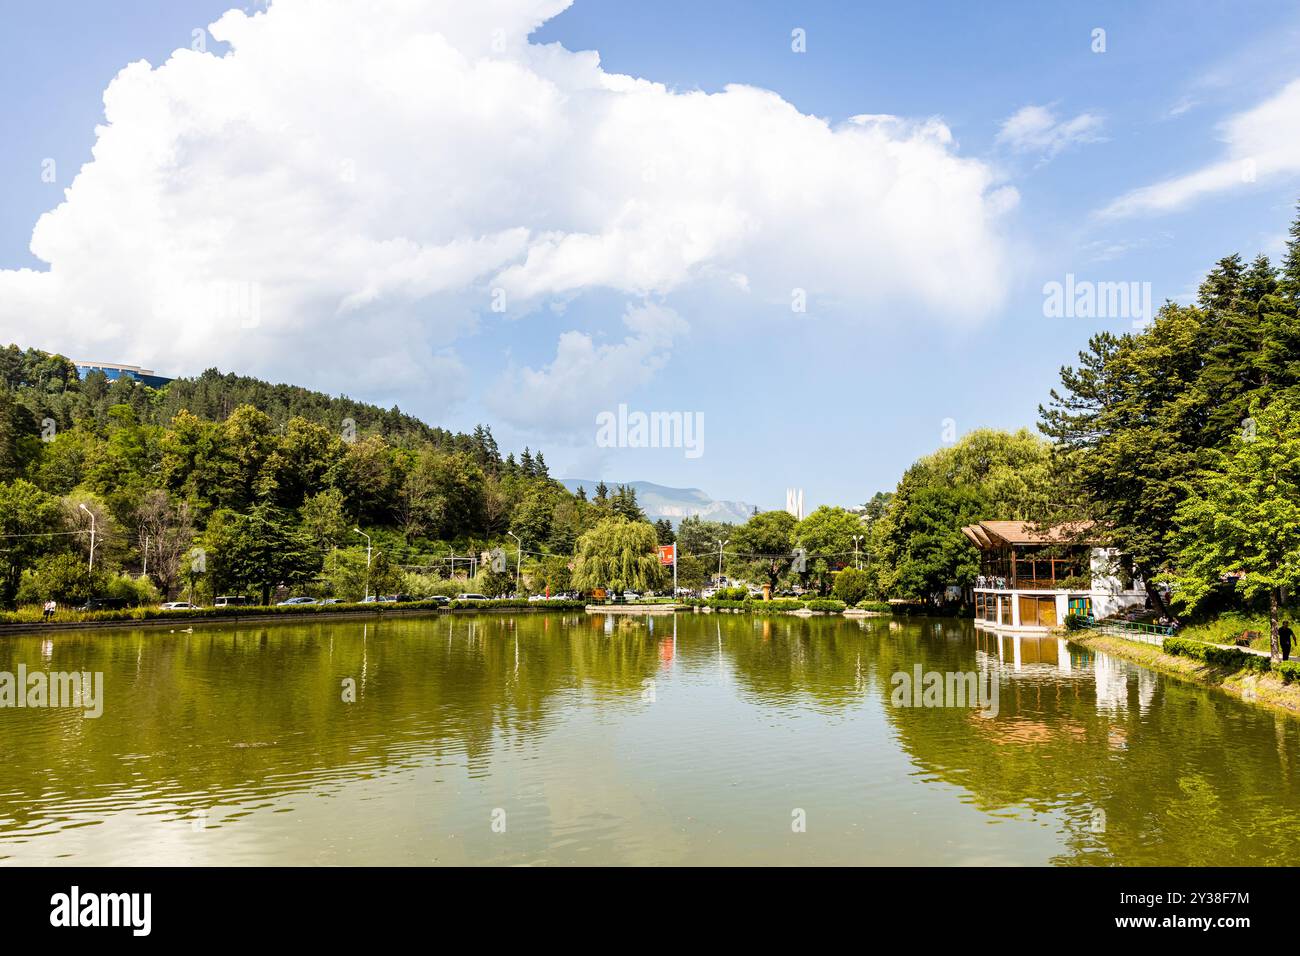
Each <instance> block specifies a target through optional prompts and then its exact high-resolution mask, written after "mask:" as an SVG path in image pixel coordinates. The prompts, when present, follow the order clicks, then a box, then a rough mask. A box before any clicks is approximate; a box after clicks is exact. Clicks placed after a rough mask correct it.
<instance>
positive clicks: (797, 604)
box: [754, 598, 804, 611]
mask: <svg viewBox="0 0 1300 956" xmlns="http://www.w3.org/2000/svg"><path fill="white" fill-rule="evenodd" d="M754 606H755V607H756V608H758V609H760V610H763V611H801V610H803V608H804V602H803V601H800V600H799V599H798V598H772V600H770V601H759V602H756V603H755V605H754Z"/></svg>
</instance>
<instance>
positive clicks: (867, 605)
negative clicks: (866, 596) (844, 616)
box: [857, 600, 894, 614]
mask: <svg viewBox="0 0 1300 956" xmlns="http://www.w3.org/2000/svg"><path fill="white" fill-rule="evenodd" d="M857 608H858V610H859V611H881V612H883V613H885V614H888V613H889V612H890V611H892V610H893V609H894V606H893V605H892V604H890V603H889V602H888V601H869V600H868V601H859V602H858V603H857Z"/></svg>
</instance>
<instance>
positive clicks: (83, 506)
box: [77, 501, 95, 572]
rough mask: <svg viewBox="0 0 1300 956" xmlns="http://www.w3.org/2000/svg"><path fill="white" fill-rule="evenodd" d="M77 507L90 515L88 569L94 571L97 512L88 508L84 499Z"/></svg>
mask: <svg viewBox="0 0 1300 956" xmlns="http://www.w3.org/2000/svg"><path fill="white" fill-rule="evenodd" d="M77 507H78V508H80V509H81V510H82V511H84V512H85V513H86V514H88V515H90V564H89V566H88V568H87V570H89V571H91V572H93V571H94V570H95V512H93V511H91V510H90V509H89V508H87V507H86V503H85V502H84V501H83V502H81V503H80V504H79V505H77Z"/></svg>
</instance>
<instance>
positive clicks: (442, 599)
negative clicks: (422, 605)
mask: <svg viewBox="0 0 1300 956" xmlns="http://www.w3.org/2000/svg"><path fill="white" fill-rule="evenodd" d="M421 600H422V601H425V602H428V603H432V604H444V605H445V604H450V603H451V598H449V597H447V595H445V594H430V595H429V596H428V597H427V598H421Z"/></svg>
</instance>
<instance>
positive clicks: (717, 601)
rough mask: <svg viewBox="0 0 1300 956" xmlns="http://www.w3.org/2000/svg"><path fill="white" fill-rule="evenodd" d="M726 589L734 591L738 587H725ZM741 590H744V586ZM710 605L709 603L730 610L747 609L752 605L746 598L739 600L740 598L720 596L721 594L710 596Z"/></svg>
mask: <svg viewBox="0 0 1300 956" xmlns="http://www.w3.org/2000/svg"><path fill="white" fill-rule="evenodd" d="M724 590H727V591H734V590H736V589H735V588H725V589H724ZM740 590H742V591H743V590H744V588H741V589H740ZM719 593H721V592H719ZM708 605H709V607H715V608H719V609H722V610H729V611H743V610H746V609H748V608H749V606H750V602H749V601H748V600H744V599H740V600H738V599H735V598H725V597H719V596H717V595H715V596H714V597H711V598H709V600H708Z"/></svg>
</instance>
